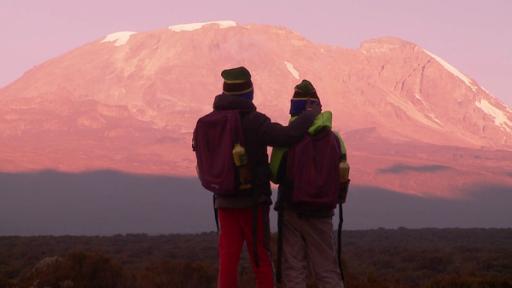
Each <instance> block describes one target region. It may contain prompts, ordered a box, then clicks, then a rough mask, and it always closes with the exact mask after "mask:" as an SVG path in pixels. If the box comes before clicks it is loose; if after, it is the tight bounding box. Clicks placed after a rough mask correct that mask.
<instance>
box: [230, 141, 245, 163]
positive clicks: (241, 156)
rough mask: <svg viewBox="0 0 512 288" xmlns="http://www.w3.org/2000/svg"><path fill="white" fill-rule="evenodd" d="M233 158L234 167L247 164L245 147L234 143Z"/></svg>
mask: <svg viewBox="0 0 512 288" xmlns="http://www.w3.org/2000/svg"><path fill="white" fill-rule="evenodd" d="M233 160H234V161H235V165H236V167H240V166H244V165H247V154H246V153H245V148H244V147H242V145H240V144H238V143H237V144H235V148H233Z"/></svg>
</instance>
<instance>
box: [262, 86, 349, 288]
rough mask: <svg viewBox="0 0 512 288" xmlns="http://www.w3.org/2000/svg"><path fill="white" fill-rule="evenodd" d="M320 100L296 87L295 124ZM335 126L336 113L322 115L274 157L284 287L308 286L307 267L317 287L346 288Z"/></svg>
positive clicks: (340, 150) (338, 144)
mask: <svg viewBox="0 0 512 288" xmlns="http://www.w3.org/2000/svg"><path fill="white" fill-rule="evenodd" d="M319 101H320V100H319V98H318V95H317V94H316V91H315V89H314V87H313V85H312V84H311V83H310V82H309V81H307V80H304V81H303V82H302V83H300V84H299V85H297V86H296V87H295V93H294V97H293V98H292V104H291V105H292V107H291V109H290V114H291V116H292V120H291V121H292V123H293V121H294V120H293V119H294V118H293V117H294V116H295V115H297V114H298V113H300V112H301V111H302V110H303V109H304V108H305V107H306V106H307V105H309V103H311V102H319ZM331 127H332V114H331V113H330V112H323V113H321V114H320V115H319V116H317V118H316V119H315V122H314V123H313V125H311V126H310V127H309V130H308V135H306V136H304V138H303V140H301V141H300V142H299V143H298V144H295V145H293V146H291V147H290V148H289V149H283V148H279V149H274V151H273V154H272V162H271V166H272V168H273V169H272V170H273V174H274V176H275V180H276V182H279V184H280V185H279V196H278V203H276V210H278V211H279V223H278V226H279V238H280V243H279V244H280V245H279V246H280V247H279V248H280V249H279V250H280V252H282V255H279V258H280V259H278V260H279V261H282V262H281V263H282V283H283V285H284V287H290V288H291V287H306V276H307V274H308V273H307V272H308V271H307V267H311V268H312V269H313V273H314V276H315V280H316V282H317V284H318V285H319V287H343V282H342V279H341V273H340V270H339V266H338V262H337V259H336V256H335V255H336V253H335V245H334V242H333V241H334V240H333V237H332V236H333V222H332V217H333V215H334V209H335V208H336V206H337V204H338V203H339V201H340V200H339V197H340V193H339V192H340V190H341V189H342V188H346V187H342V186H343V185H342V184H341V183H340V182H341V180H340V174H339V164H340V162H341V161H342V154H343V151H344V147H342V143H341V142H340V140H339V139H338V136H337V135H336V134H335V133H334V132H332V130H331ZM340 212H341V211H340ZM308 264H309V265H308ZM279 276H281V275H279Z"/></svg>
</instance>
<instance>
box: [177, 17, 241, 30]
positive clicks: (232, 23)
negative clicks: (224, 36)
mask: <svg viewBox="0 0 512 288" xmlns="http://www.w3.org/2000/svg"><path fill="white" fill-rule="evenodd" d="M208 24H217V25H218V26H219V28H221V29H224V28H228V27H234V26H236V25H237V24H236V22H235V21H231V20H225V21H211V22H198V23H189V24H180V25H172V26H169V29H170V30H172V31H174V32H182V31H194V30H198V29H201V28H203V26H205V25H208Z"/></svg>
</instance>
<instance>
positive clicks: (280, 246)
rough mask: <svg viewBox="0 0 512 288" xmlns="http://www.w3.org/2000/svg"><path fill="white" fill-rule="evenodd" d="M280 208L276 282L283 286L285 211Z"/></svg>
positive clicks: (278, 214)
mask: <svg viewBox="0 0 512 288" xmlns="http://www.w3.org/2000/svg"><path fill="white" fill-rule="evenodd" d="M281 209H282V208H280V209H279V210H278V212H277V263H276V282H277V284H281V279H282V276H283V275H282V269H283V268H282V261H283V260H282V259H283V216H284V215H283V211H281Z"/></svg>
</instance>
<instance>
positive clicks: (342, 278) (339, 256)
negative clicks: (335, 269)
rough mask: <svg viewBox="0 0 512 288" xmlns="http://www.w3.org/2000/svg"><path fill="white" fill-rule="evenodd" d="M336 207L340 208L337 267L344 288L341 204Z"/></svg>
mask: <svg viewBox="0 0 512 288" xmlns="http://www.w3.org/2000/svg"><path fill="white" fill-rule="evenodd" d="M338 206H339V207H340V209H339V210H340V211H339V215H338V216H339V223H338V253H337V254H338V257H337V258H338V266H339V268H340V274H341V280H342V281H343V285H344V286H345V287H347V286H346V285H345V274H344V273H343V267H342V265H341V228H342V227H343V207H342V204H341V201H340V203H339V204H338Z"/></svg>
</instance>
